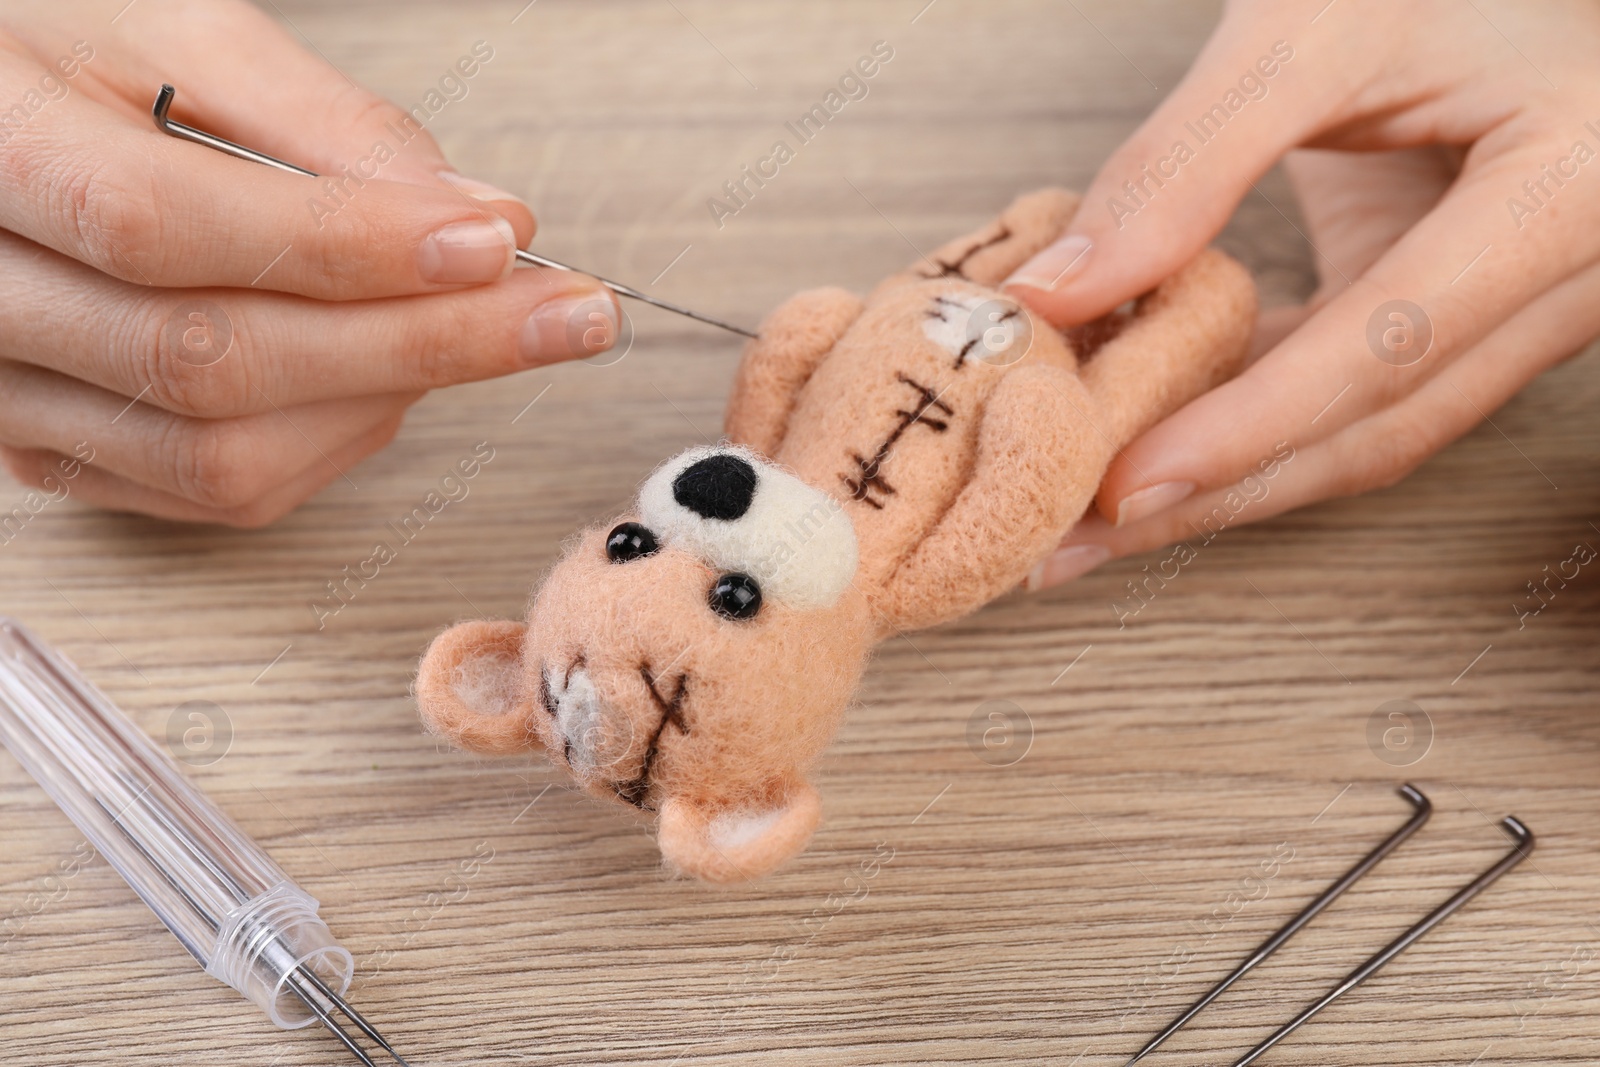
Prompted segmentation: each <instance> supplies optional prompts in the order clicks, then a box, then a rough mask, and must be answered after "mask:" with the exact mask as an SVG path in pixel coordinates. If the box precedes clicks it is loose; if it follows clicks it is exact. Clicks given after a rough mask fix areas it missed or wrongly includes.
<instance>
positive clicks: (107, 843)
mask: <svg viewBox="0 0 1600 1067" xmlns="http://www.w3.org/2000/svg"><path fill="white" fill-rule="evenodd" d="M0 742H4V744H5V747H6V748H8V749H10V750H11V752H12V754H13V755H15V756H16V757H17V759H18V761H19V762H21V764H22V766H23V768H24V769H26V770H27V771H28V773H29V774H31V775H33V777H34V778H35V779H37V780H38V782H39V784H40V785H41V786H43V787H44V791H45V792H46V793H48V794H49V795H50V799H52V800H54V801H55V802H56V803H57V804H58V805H60V807H61V810H62V811H64V812H66V814H67V817H68V818H70V819H71V820H72V821H73V822H74V823H76V824H77V827H78V829H79V830H81V831H82V832H83V833H84V835H85V836H86V837H88V839H89V842H90V843H91V844H92V845H93V846H94V847H95V849H96V850H97V851H98V852H99V853H100V855H102V856H104V857H105V858H106V860H107V861H108V862H109V863H110V864H111V866H112V867H114V868H116V871H117V873H118V874H120V875H122V877H123V879H124V880H126V881H127V883H128V885H130V886H131V887H132V888H133V890H134V892H136V893H138V894H139V896H140V897H141V898H142V899H143V900H144V902H145V903H146V904H147V905H149V906H150V910H151V911H154V912H155V913H156V917H157V918H159V919H160V920H161V921H162V922H163V923H165V924H166V926H167V929H169V930H171V931H172V933H173V935H174V936H175V937H177V939H178V941H179V942H180V943H182V945H183V947H184V948H186V949H188V950H189V953H190V955H192V956H194V958H195V959H196V960H198V961H199V962H200V965H201V966H202V967H204V968H205V970H206V973H207V974H209V975H211V976H212V977H213V978H217V979H219V980H220V981H222V982H225V983H227V984H228V985H230V986H232V987H233V988H234V989H236V990H238V991H239V992H240V993H241V994H243V995H244V996H245V997H246V998H247V999H248V1000H250V1001H252V1002H254V1003H255V1004H256V1006H257V1007H259V1008H261V1010H262V1011H264V1012H266V1013H267V1017H268V1018H270V1019H271V1020H272V1021H273V1022H274V1023H276V1024H277V1025H278V1026H280V1027H283V1028H284V1029H286V1030H292V1029H297V1028H299V1027H302V1026H309V1025H310V1024H311V1023H313V1022H320V1023H322V1025H324V1026H326V1027H327V1028H328V1029H329V1030H330V1031H332V1033H333V1034H334V1036H335V1037H337V1038H338V1039H339V1040H340V1041H341V1042H343V1043H344V1045H345V1047H346V1048H348V1049H349V1050H350V1051H351V1052H353V1053H354V1054H355V1055H356V1058H357V1059H359V1060H360V1061H361V1062H362V1063H363V1064H365V1065H366V1067H376V1065H375V1064H374V1063H373V1061H372V1058H371V1056H369V1055H368V1054H367V1052H366V1051H365V1050H364V1049H363V1048H362V1047H361V1045H359V1044H358V1043H357V1042H356V1039H355V1038H354V1037H352V1036H351V1034H350V1033H349V1032H348V1031H346V1030H345V1028H344V1026H343V1025H341V1023H340V1021H339V1017H340V1016H342V1017H343V1018H344V1019H345V1020H347V1021H348V1023H349V1024H351V1025H353V1026H354V1027H355V1029H356V1030H358V1031H360V1032H361V1033H362V1034H365V1035H366V1037H367V1038H368V1039H369V1040H371V1041H372V1042H374V1043H376V1044H377V1045H378V1047H379V1048H381V1049H383V1051H384V1052H386V1053H388V1054H389V1056H391V1057H393V1058H394V1060H395V1061H396V1062H397V1063H400V1064H401V1065H403V1067H404V1065H405V1062H406V1061H405V1060H404V1059H402V1058H401V1057H400V1055H399V1053H397V1052H395V1051H394V1049H392V1048H390V1047H389V1043H388V1042H387V1041H385V1040H384V1039H383V1037H382V1035H380V1034H379V1033H378V1031H377V1030H376V1029H375V1028H374V1027H373V1026H372V1024H371V1023H369V1022H367V1020H366V1019H364V1018H362V1017H361V1015H360V1013H358V1012H357V1011H356V1010H355V1009H354V1008H352V1007H350V1005H349V1004H347V1003H345V1001H344V993H345V992H346V991H347V990H348V988H349V986H350V978H351V975H352V973H353V971H354V969H355V965H354V960H353V959H352V957H351V955H350V953H349V951H348V950H346V949H345V948H344V947H343V946H342V945H340V944H339V943H338V942H337V941H335V940H334V939H333V934H332V933H331V932H329V930H328V927H327V924H326V923H324V922H323V921H322V919H321V918H320V917H319V916H318V915H317V902H316V900H315V899H314V898H312V896H311V895H310V894H309V893H307V892H306V891H305V890H304V889H301V888H300V887H299V886H297V885H295V883H294V882H292V881H291V880H290V879H289V876H288V875H287V874H285V873H284V871H283V869H282V868H281V867H279V866H278V865H277V864H276V863H274V862H273V861H272V858H271V857H270V856H268V855H267V854H266V853H265V852H263V851H262V850H261V847H260V846H259V845H257V844H256V843H255V842H254V841H252V840H250V838H248V837H246V836H245V834H244V831H242V830H240V829H239V827H238V826H236V825H234V823H233V821H232V820H231V819H229V818H228V817H227V816H226V815H224V814H223V813H222V812H221V811H220V810H219V809H218V808H217V807H216V805H214V804H212V803H211V801H210V800H209V799H208V798H207V797H206V795H205V794H204V793H201V792H200V791H199V790H198V789H196V788H195V787H194V786H193V785H191V784H190V783H189V781H188V780H187V779H186V778H184V777H183V775H182V774H180V773H178V768H177V767H176V765H174V764H173V762H172V760H170V759H169V758H168V757H167V756H166V755H165V754H164V753H163V752H161V750H160V749H158V748H156V746H155V745H154V744H153V743H151V741H150V739H149V738H148V737H146V736H145V735H144V734H143V733H141V732H140V731H139V729H138V728H137V727H136V726H134V725H133V723H131V722H130V721H128V719H127V718H126V717H125V716H124V715H123V714H122V713H121V712H120V711H118V710H117V708H116V707H115V705H113V704H112V703H111V701H110V700H108V699H107V698H106V696H105V694H103V693H101V692H100V691H99V690H98V689H96V688H95V687H94V686H93V685H91V684H90V683H89V681H88V680H87V679H85V678H84V677H83V676H82V675H81V674H79V673H78V671H77V669H76V668H75V667H73V665H72V664H71V663H69V662H67V661H66V660H65V659H64V658H62V657H61V656H60V655H59V654H57V653H56V652H54V651H53V650H52V649H50V648H49V647H48V646H46V645H45V644H44V643H43V642H42V641H40V640H39V639H38V638H37V637H35V636H34V635H33V634H32V633H30V632H29V631H28V630H27V629H26V628H25V627H23V626H22V625H21V624H20V623H17V622H15V621H13V620H10V619H6V618H3V617H0Z"/></svg>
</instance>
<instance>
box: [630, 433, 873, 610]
mask: <svg viewBox="0 0 1600 1067" xmlns="http://www.w3.org/2000/svg"><path fill="white" fill-rule="evenodd" d="M717 454H726V455H735V456H738V457H739V458H740V459H743V460H745V461H746V462H748V463H749V464H750V465H751V467H753V468H755V471H756V492H755V496H754V498H753V499H752V500H751V502H750V509H749V510H748V511H746V512H745V513H744V515H743V516H741V517H740V518H738V519H732V520H728V519H707V518H704V517H703V516H701V515H698V514H696V513H695V512H693V511H691V510H689V509H688V508H686V507H684V506H683V505H681V504H679V503H678V502H677V500H675V499H673V496H672V483H673V480H674V479H676V478H677V476H678V474H679V473H680V472H682V471H683V470H684V469H685V468H687V467H689V466H690V465H692V464H694V463H698V462H699V461H700V460H702V459H705V458H706V457H707V456H712V455H717ZM639 521H641V522H643V523H644V524H645V525H646V526H648V527H649V528H650V529H651V531H652V532H653V533H655V535H656V536H657V537H658V538H660V539H661V541H662V542H663V543H665V544H669V545H675V546H677V547H680V548H683V549H685V550H686V551H689V552H692V553H694V554H695V555H697V556H699V557H700V558H701V559H703V560H705V561H706V562H707V563H708V564H710V565H711V566H712V567H715V568H716V569H718V570H720V571H724V572H729V573H740V574H748V575H750V577H752V578H754V579H755V580H756V584H758V585H759V586H760V587H761V592H762V595H763V596H770V597H772V598H773V599H775V600H777V601H779V602H780V603H784V604H788V605H790V606H792V607H796V608H799V609H801V610H805V611H810V610H815V609H817V608H825V607H829V606H831V605H832V604H834V603H835V602H837V601H838V599H839V597H840V595H841V594H843V593H844V591H845V589H846V588H847V587H848V586H849V585H850V581H851V579H853V578H854V577H855V574H856V563H857V549H856V531H855V526H854V524H853V523H851V521H850V516H849V515H847V514H846V513H845V510H844V505H843V504H841V503H840V502H839V501H838V500H837V499H836V498H835V497H833V496H830V495H829V494H827V493H824V492H822V491H821V490H820V489H814V488H812V487H811V486H809V485H807V484H806V483H805V482H802V481H801V480H800V479H799V478H796V477H795V476H794V475H792V474H790V473H789V472H788V471H785V470H783V469H782V468H780V467H777V466H775V465H773V464H771V463H769V462H767V461H766V460H764V459H762V458H761V457H760V456H758V455H757V454H756V453H754V452H752V451H750V450H749V449H746V448H738V447H735V446H732V445H717V446H713V447H709V448H706V447H702V448H691V449H689V450H688V451H687V452H684V453H682V454H680V455H678V456H675V457H674V458H672V459H670V460H668V461H667V462H666V463H664V464H663V465H662V466H661V467H659V468H657V470H656V472H655V473H654V474H652V475H651V476H650V477H649V479H648V480H647V481H646V482H645V483H644V485H643V487H642V488H641V489H640V490H639Z"/></svg>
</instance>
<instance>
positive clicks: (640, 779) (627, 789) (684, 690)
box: [612, 664, 689, 811]
mask: <svg viewBox="0 0 1600 1067" xmlns="http://www.w3.org/2000/svg"><path fill="white" fill-rule="evenodd" d="M639 674H640V676H642V677H643V678H644V684H645V687H646V688H647V689H648V690H649V691H650V699H651V700H653V701H655V705H656V707H658V708H660V709H661V721H660V722H659V723H657V724H656V730H655V733H653V734H651V735H650V745H649V747H647V748H646V749H645V752H644V760H643V762H642V763H641V764H640V766H639V773H638V775H636V776H635V777H633V778H631V779H629V780H628V781H626V782H617V783H615V784H614V785H613V786H612V788H613V789H615V790H616V793H617V796H618V797H620V798H622V799H623V800H624V801H626V802H628V803H629V804H632V805H633V806H634V807H636V808H639V809H640V810H641V811H649V810H651V809H650V807H649V805H647V804H646V803H645V798H646V797H648V796H649V795H650V785H651V782H650V772H651V771H652V770H653V769H654V768H655V762H656V757H657V756H659V755H660V754H661V734H662V733H663V731H665V730H666V728H667V723H669V722H670V723H672V725H674V726H676V727H677V728H678V730H679V731H680V732H681V733H685V734H687V733H688V732H689V724H688V722H687V721H685V720H684V717H683V701H684V698H685V697H686V696H687V695H688V692H689V675H688V674H687V673H684V674H680V675H678V686H677V688H676V689H674V690H673V692H672V698H671V699H670V700H669V699H667V698H666V697H664V696H662V695H661V690H659V689H657V688H656V676H655V675H654V674H652V673H651V672H650V668H649V667H647V666H644V665H642V664H641V665H640V667H639Z"/></svg>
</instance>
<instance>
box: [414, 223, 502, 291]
mask: <svg viewBox="0 0 1600 1067" xmlns="http://www.w3.org/2000/svg"><path fill="white" fill-rule="evenodd" d="M516 245H517V235H516V233H515V232H514V231H513V230H512V229H511V223H509V222H507V221H506V220H505V219H502V218H499V217H498V216H497V217H495V218H491V219H484V220H475V221H473V222H454V223H451V224H450V225H449V226H446V227H444V229H442V230H435V231H434V232H433V233H430V234H429V235H428V236H427V237H426V238H425V239H424V240H423V242H422V245H421V247H419V248H418V249H417V272H418V273H419V274H421V275H422V277H423V278H425V279H426V280H428V281H430V282H444V283H456V284H459V283H463V282H492V281H496V280H497V279H500V278H504V277H505V276H506V275H508V274H510V273H511V264H512V262H513V257H514V256H515V255H516V252H517V249H516Z"/></svg>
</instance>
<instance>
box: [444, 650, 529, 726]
mask: <svg viewBox="0 0 1600 1067" xmlns="http://www.w3.org/2000/svg"><path fill="white" fill-rule="evenodd" d="M521 683H522V661H521V660H519V659H517V658H516V657H515V656H508V655H505V654H503V653H499V652H495V653H491V654H489V655H483V656H469V657H467V658H466V659H464V660H462V661H461V662H460V663H458V664H456V669H455V672H454V673H453V674H452V675H451V677H450V688H451V689H452V690H453V691H454V692H455V694H456V699H458V700H460V701H461V703H462V704H464V705H465V706H466V707H469V708H471V709H472V710H473V711H475V712H477V713H478V714H479V715H508V714H510V713H511V712H513V711H515V710H516V708H517V706H518V705H519V704H521V703H522V698H523V694H522V684H521Z"/></svg>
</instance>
